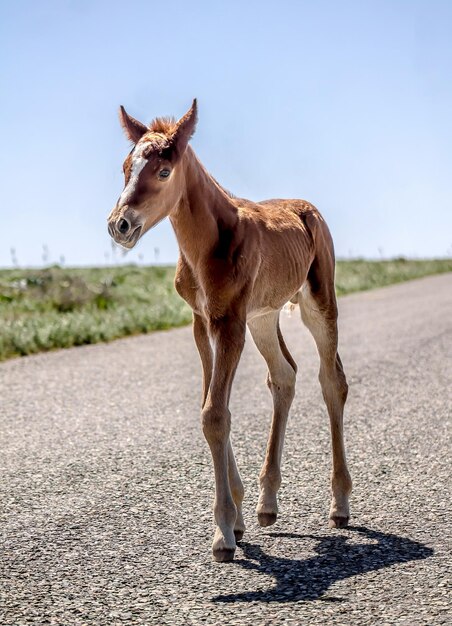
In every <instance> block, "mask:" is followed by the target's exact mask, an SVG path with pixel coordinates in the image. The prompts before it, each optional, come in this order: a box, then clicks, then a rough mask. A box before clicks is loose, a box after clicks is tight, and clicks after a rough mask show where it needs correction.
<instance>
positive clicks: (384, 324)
mask: <svg viewBox="0 0 452 626" xmlns="http://www.w3.org/2000/svg"><path fill="white" fill-rule="evenodd" d="M282 328H283V333H284V335H285V337H286V340H287V343H288V345H289V347H290V349H291V351H292V353H293V355H294V357H295V358H296V360H297V362H298V364H299V376H298V382H297V393H296V397H295V401H294V405H293V409H292V412H291V417H290V420H289V426H288V432H287V438H286V447H285V454H284V463H283V485H282V488H281V491H280V517H279V519H278V522H277V523H276V525H275V526H273V527H270V528H266V529H261V528H259V526H258V525H257V521H256V517H255V513H254V508H255V505H256V502H257V495H258V490H257V476H258V473H259V469H260V464H261V462H262V459H263V454H264V450H265V444H266V437H267V434H268V430H269V422H270V412H271V396H270V394H269V392H268V390H267V388H266V386H265V384H264V380H265V365H264V362H263V360H262V358H261V357H260V355H259V354H258V353H257V351H256V349H255V348H254V346H253V345H252V340H251V338H250V337H248V338H247V345H246V349H245V352H244V356H243V358H242V362H241V365H240V368H239V371H238V373H237V376H236V381H235V385H234V391H233V396H232V399H231V409H232V413H233V443H234V447H235V451H236V456H237V461H238V464H239V467H240V469H241V472H242V477H243V480H244V483H245V488H246V496H245V502H244V515H245V521H246V523H247V527H248V528H247V532H246V534H245V536H244V541H243V542H241V544H240V546H239V548H238V549H237V552H236V560H235V562H233V563H229V564H221V563H214V562H213V561H212V560H211V554H210V544H211V539H212V530H213V523H212V512H211V508H212V499H213V473H212V467H211V461H210V455H209V453H208V448H207V444H206V443H205V441H204V440H203V437H202V433H201V429H200V423H199V407H198V405H199V399H200V378H201V376H200V365H199V361H198V356H197V353H196V351H195V347H194V344H193V340H192V336H191V330H190V329H189V328H184V329H179V330H174V331H169V332H161V333H155V334H152V335H148V336H143V337H135V338H129V339H125V340H120V341H116V342H114V343H111V344H108V345H96V346H87V347H82V348H76V349H72V350H63V351H59V352H54V353H49V354H41V355H37V356H33V357H27V358H22V359H16V360H12V361H8V362H6V363H3V364H1V365H0V403H1V404H0V475H1V481H0V483H1V484H0V519H1V524H0V537H1V541H0V624H1V626H10V625H11V626H22V625H24V624H36V625H41V624H42V625H44V624H57V625H61V626H63V625H64V626H72V625H77V626H78V625H82V624H86V625H88V624H90V625H91V624H95V625H96V626H103V625H107V624H108V625H113V626H114V625H129V624H130V625H132V624H140V625H147V624H159V625H165V624H168V625H172V626H176V625H178V624H222V625H223V624H225V625H229V624H240V625H248V624H252V625H253V626H260V625H261V624H269V625H270V624H271V625H274V624H275V625H276V624H302V625H305V624H306V625H316V624H328V626H331V625H339V624H344V625H345V624H347V625H361V624H378V625H379V626H384V625H387V624H400V625H402V624H404V625H406V626H415V625H418V624H425V625H427V624H428V625H433V624H445V625H446V624H448V625H450V624H451V623H452V616H451V613H450V596H448V592H450V565H451V555H450V549H451V537H450V528H451V521H450V520H451V514H450V502H451V493H450V485H451V474H450V466H451V458H450V430H449V424H450V417H451V406H452V361H451V359H452V275H451V274H448V275H442V276H436V277H431V278H426V279H422V280H418V281H413V282H410V283H405V284H403V285H397V286H393V287H389V288H384V289H380V290H377V291H372V292H367V293H362V294H356V295H353V296H348V297H345V298H342V299H341V300H340V333H341V334H340V351H341V355H342V360H343V362H344V367H345V371H346V373H347V376H348V380H349V384H350V392H349V400H348V403H347V407H346V441H347V449H348V456H349V462H350V470H351V473H352V477H353V480H354V492H353V495H352V498H351V510H352V519H351V523H352V527H351V528H350V529H348V530H345V531H342V530H329V529H328V523H327V516H328V507H329V468H330V444H329V431H328V418H327V415H326V410H325V407H324V404H323V401H322V398H321V393H320V388H319V384H318V382H317V368H318V357H317V353H316V351H315V347H314V343H313V340H312V339H311V337H310V335H309V334H308V333H307V331H306V330H305V329H304V327H303V326H302V324H301V322H300V320H299V314H298V311H294V312H293V313H292V315H291V316H289V315H287V314H283V316H282ZM448 576H449V578H448ZM448 584H449V587H448Z"/></svg>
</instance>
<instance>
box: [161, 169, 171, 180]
mask: <svg viewBox="0 0 452 626" xmlns="http://www.w3.org/2000/svg"><path fill="white" fill-rule="evenodd" d="M170 174H171V172H170V171H169V170H160V172H159V178H168V176H169V175H170Z"/></svg>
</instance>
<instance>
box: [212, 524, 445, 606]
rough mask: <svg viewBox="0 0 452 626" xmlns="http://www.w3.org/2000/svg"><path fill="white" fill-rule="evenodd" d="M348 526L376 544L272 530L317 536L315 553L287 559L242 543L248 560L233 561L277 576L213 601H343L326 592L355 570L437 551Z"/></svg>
mask: <svg viewBox="0 0 452 626" xmlns="http://www.w3.org/2000/svg"><path fill="white" fill-rule="evenodd" d="M348 530H350V531H353V532H355V533H359V534H360V535H363V537H365V538H366V539H367V540H372V541H373V543H359V544H356V543H349V542H348V537H346V536H344V535H336V534H335V535H332V536H331V537H317V536H315V535H298V534H291V533H270V536H271V537H287V538H289V539H308V538H309V539H314V540H316V541H318V544H317V545H316V547H315V548H314V550H315V552H317V555H316V556H313V557H311V558H308V559H304V560H298V559H287V558H281V557H276V556H270V555H268V554H265V552H263V551H262V549H261V548H260V546H258V545H255V544H251V543H247V542H245V541H243V542H241V543H240V544H239V545H240V547H241V548H242V549H243V553H244V556H245V558H244V559H237V560H235V561H234V564H235V565H238V566H241V567H244V568H246V569H250V570H256V571H259V572H262V573H263V574H267V575H270V576H273V577H274V578H275V581H276V585H275V586H274V587H270V588H269V589H265V590H259V591H250V592H241V593H234V594H228V595H219V596H216V597H214V598H212V600H213V601H214V602H294V601H302V600H317V599H321V600H322V599H323V600H324V601H327V602H342V601H343V599H342V598H335V597H332V596H327V597H324V598H322V596H323V594H324V593H325V592H326V591H327V590H328V588H329V587H330V586H331V585H332V584H333V583H335V582H336V581H338V580H343V579H345V578H349V577H351V576H356V575H357V574H365V573H366V572H371V571H374V570H378V569H382V568H384V567H389V566H390V565H394V564H395V563H404V562H407V561H415V560H420V559H426V558H428V557H429V556H432V555H433V550H432V549H431V548H427V547H426V546H424V545H423V544H421V543H418V542H416V541H411V539H406V538H404V537H398V536H397V535H391V534H386V533H381V532H377V531H375V530H370V529H368V528H365V527H364V526H351V527H349V528H348Z"/></svg>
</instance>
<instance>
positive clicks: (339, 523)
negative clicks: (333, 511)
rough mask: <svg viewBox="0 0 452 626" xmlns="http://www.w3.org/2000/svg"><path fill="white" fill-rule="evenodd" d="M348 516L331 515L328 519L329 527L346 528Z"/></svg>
mask: <svg viewBox="0 0 452 626" xmlns="http://www.w3.org/2000/svg"><path fill="white" fill-rule="evenodd" d="M349 519H350V518H349V516H348V515H347V516H344V517H341V516H340V515H332V516H331V517H330V521H329V527H330V528H347V526H348V520H349Z"/></svg>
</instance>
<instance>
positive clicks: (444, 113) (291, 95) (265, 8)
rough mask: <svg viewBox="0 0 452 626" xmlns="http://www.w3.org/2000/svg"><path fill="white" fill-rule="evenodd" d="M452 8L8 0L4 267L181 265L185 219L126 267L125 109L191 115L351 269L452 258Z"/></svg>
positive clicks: (246, 179)
mask: <svg viewBox="0 0 452 626" xmlns="http://www.w3.org/2000/svg"><path fill="white" fill-rule="evenodd" d="M451 30H452V2H450V1H448V0H444V1H443V2H441V1H436V0H424V1H416V0H411V1H408V0H406V1H404V0H390V1H387V0H375V1H367V0H354V1H347V0H341V2H338V1H327V0H323V1H322V0H320V1H318V0H317V1H314V0H310V1H309V2H308V1H302V0H299V1H296V0H293V1H291V2H289V1H284V0H282V1H278V2H276V1H274V2H267V1H265V0H260V1H250V2H245V0H241V1H238V2H237V1H236V0H228V2H221V3H220V2H212V1H211V0H210V1H207V0H206V1H204V0H202V1H198V0H191V1H190V2H186V1H184V2H180V1H178V0H173V1H169V2H153V1H149V0H148V1H141V0H129V1H128V2H118V1H115V0H108V1H104V0H92V1H88V0H78V1H77V0H39V1H30V0H28V1H26V0H16V1H15V2H11V1H9V0H1V1H0V92H1V94H2V95H1V98H0V112H1V115H0V136H1V142H0V176H1V181H0V182H1V190H2V193H1V200H0V216H1V223H2V227H1V229H0V266H8V265H10V264H11V253H10V249H11V248H15V250H16V256H17V260H18V262H19V264H20V265H24V266H25V265H39V264H41V263H42V260H43V253H42V249H43V245H46V246H47V247H48V251H49V252H48V256H47V261H48V262H58V260H59V258H60V256H64V258H65V263H66V264H67V265H86V264H103V263H106V262H109V263H111V262H113V261H115V262H137V261H141V262H144V263H151V262H153V261H154V260H155V249H156V248H158V249H159V257H158V258H159V261H160V262H174V261H175V260H176V258H177V243H176V240H175V237H174V235H173V233H172V231H171V226H170V224H169V222H168V220H165V222H164V223H162V224H161V225H160V226H158V227H157V228H156V229H155V230H153V231H151V232H149V233H147V234H146V236H145V237H144V238H143V240H142V241H141V242H140V244H139V245H138V246H137V248H136V249H135V250H133V251H132V252H131V253H129V254H128V256H127V257H125V258H122V257H120V255H119V254H118V253H115V255H113V252H112V248H111V244H110V240H109V237H108V234H107V230H106V217H107V215H108V213H109V212H110V210H111V208H112V206H113V204H114V203H115V201H116V199H117V197H118V196H119V194H120V192H121V190H122V185H123V181H122V172H121V166H122V161H123V159H124V157H125V155H126V153H127V149H128V143H127V141H126V139H125V138H124V137H123V135H122V131H121V129H120V126H119V123H118V119H117V109H118V106H119V104H124V105H125V106H126V108H127V110H128V111H129V113H131V114H132V115H133V116H134V117H137V118H138V119H140V120H142V121H144V122H149V121H150V120H151V119H152V118H153V117H155V116H156V115H168V114H170V115H176V116H181V115H182V114H183V113H184V112H185V111H186V110H187V109H188V107H189V106H190V104H191V101H192V98H193V97H195V96H196V97H197V98H198V103H199V123H198V130H197V133H196V135H195V137H194V139H193V142H192V145H193V147H194V149H195V150H196V152H197V153H198V155H199V157H200V158H201V160H202V161H203V163H204V165H205V166H206V167H207V169H208V170H209V171H211V172H212V174H213V175H214V176H215V177H216V178H217V179H218V180H219V181H220V182H221V183H222V184H223V185H224V186H225V187H227V188H228V189H230V190H231V191H233V192H234V193H235V194H236V195H239V196H244V197H249V198H251V199H253V200H259V199H263V198H270V197H301V198H306V199H308V200H310V201H311V202H313V203H314V204H315V205H316V206H317V207H318V208H319V209H320V210H321V211H322V213H323V214H324V216H325V218H326V219H327V221H328V223H329V225H330V228H331V230H332V233H333V236H334V239H335V243H336V251H337V254H338V256H341V257H348V256H351V255H352V256H357V255H361V256H365V257H379V256H385V257H386V256H394V255H406V256H427V257H430V256H445V255H452V149H451V146H452V37H451V36H450V33H451Z"/></svg>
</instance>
